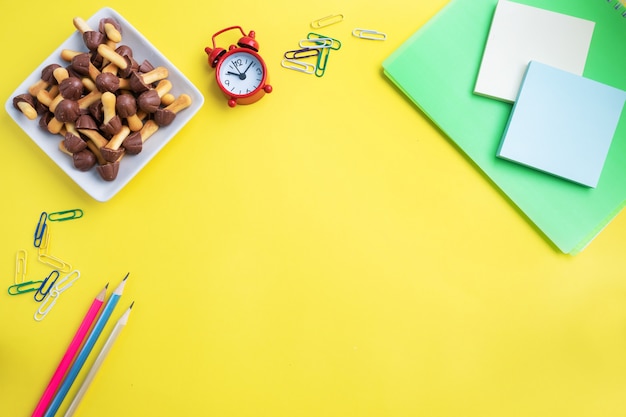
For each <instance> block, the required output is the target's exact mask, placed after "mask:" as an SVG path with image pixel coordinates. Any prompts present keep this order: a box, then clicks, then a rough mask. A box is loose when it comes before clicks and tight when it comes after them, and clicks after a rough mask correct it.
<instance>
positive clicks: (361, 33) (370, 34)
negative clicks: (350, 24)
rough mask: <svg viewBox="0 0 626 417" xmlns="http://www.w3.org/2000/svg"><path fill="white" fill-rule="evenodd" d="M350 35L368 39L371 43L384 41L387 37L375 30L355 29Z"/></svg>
mask: <svg viewBox="0 0 626 417" xmlns="http://www.w3.org/2000/svg"><path fill="white" fill-rule="evenodd" d="M352 35H354V36H356V37H357V38H361V39H369V40H372V41H384V40H385V39H387V35H386V34H384V33H382V32H378V31H375V30H369V29H361V28H356V29H354V30H353V31H352Z"/></svg>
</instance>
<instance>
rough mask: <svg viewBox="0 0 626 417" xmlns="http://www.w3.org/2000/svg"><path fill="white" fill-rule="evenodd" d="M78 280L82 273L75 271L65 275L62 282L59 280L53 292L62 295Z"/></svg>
mask: <svg viewBox="0 0 626 417" xmlns="http://www.w3.org/2000/svg"><path fill="white" fill-rule="evenodd" d="M70 278H71V280H70ZM78 278H80V271H79V270H77V269H75V270H73V271H72V272H70V273H69V274H67V275H65V276H64V277H63V278H61V279H60V280H58V281H57V283H56V285H55V286H54V290H53V291H56V292H57V293H58V294H60V293H62V292H63V291H65V290H67V289H68V288H69V287H71V286H72V284H73V283H74V281H76V280H77V279H78ZM67 281H69V282H67Z"/></svg>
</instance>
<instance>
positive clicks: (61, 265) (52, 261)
mask: <svg viewBox="0 0 626 417" xmlns="http://www.w3.org/2000/svg"><path fill="white" fill-rule="evenodd" d="M38 259H39V261H40V262H43V263H44V264H46V265H49V266H51V267H52V268H54V269H57V270H59V271H61V272H69V271H70V270H71V269H72V266H71V265H70V264H68V263H67V262H65V261H63V260H61V259H59V258H57V257H56V256H52V255H50V254H49V253H40V254H39V256H38Z"/></svg>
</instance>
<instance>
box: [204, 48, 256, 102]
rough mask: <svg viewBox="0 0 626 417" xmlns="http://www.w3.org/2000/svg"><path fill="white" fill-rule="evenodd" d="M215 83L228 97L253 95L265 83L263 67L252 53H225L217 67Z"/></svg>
mask: <svg viewBox="0 0 626 417" xmlns="http://www.w3.org/2000/svg"><path fill="white" fill-rule="evenodd" d="M216 75H217V82H218V84H219V85H220V88H221V89H222V90H223V91H224V92H225V93H227V94H228V95H230V96H233V97H238V96H239V97H245V96H247V95H250V94H253V93H254V92H255V91H257V90H258V89H259V88H262V87H263V86H264V83H265V66H264V64H263V61H262V60H261V58H260V57H259V56H258V55H257V54H256V53H253V52H248V51H235V52H232V53H227V54H226V55H225V56H224V58H223V59H222V61H220V63H219V64H218V67H217V72H216Z"/></svg>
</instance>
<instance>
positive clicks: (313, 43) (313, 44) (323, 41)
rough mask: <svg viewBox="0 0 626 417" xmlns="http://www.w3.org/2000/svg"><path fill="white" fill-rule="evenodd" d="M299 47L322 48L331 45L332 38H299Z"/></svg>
mask: <svg viewBox="0 0 626 417" xmlns="http://www.w3.org/2000/svg"><path fill="white" fill-rule="evenodd" d="M298 45H300V48H306V49H322V48H331V47H332V46H333V39H332V38H316V39H308V38H307V39H301V40H300V42H298Z"/></svg>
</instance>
